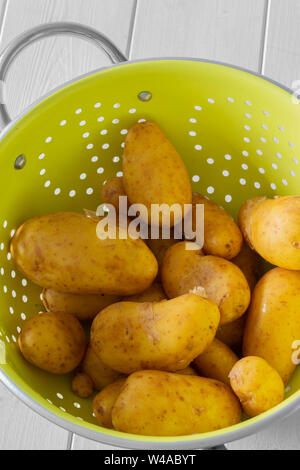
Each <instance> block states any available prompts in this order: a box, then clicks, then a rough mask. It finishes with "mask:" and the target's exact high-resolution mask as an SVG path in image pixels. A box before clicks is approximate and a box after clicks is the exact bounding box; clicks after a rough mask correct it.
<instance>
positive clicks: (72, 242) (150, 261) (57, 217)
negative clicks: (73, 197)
mask: <svg viewBox="0 0 300 470" xmlns="http://www.w3.org/2000/svg"><path fill="white" fill-rule="evenodd" d="M98 222H99V220H98V221H97V220H96V219H94V218H88V217H86V216H84V215H81V214H77V213H72V212H62V213H56V214H50V215H42V216H40V217H35V218H33V219H30V220H27V222H25V223H24V224H23V225H22V226H21V227H20V228H19V229H18V230H17V232H16V234H15V236H14V237H13V239H12V242H11V254H12V257H13V260H14V261H15V263H16V265H17V267H18V268H19V269H20V271H22V272H23V273H24V274H25V275H26V276H27V277H28V278H29V279H30V280H31V281H33V282H35V283H36V284H38V285H40V286H42V287H46V288H51V289H54V290H57V291H58V292H66V293H72V294H110V295H133V294H138V293H140V292H143V291H144V290H145V289H147V288H148V287H149V286H150V285H151V284H152V282H153V281H154V279H155V277H156V275H157V271H158V266H157V261H156V259H155V256H154V255H153V254H152V253H151V251H150V250H149V248H148V247H147V246H146V244H145V243H144V242H143V241H142V240H140V239H139V240H132V239H130V238H127V239H126V240H123V239H120V238H118V236H117V239H115V240H112V239H107V240H100V239H99V238H98V236H97V234H96V230H97V224H98ZM117 235H118V233H117Z"/></svg>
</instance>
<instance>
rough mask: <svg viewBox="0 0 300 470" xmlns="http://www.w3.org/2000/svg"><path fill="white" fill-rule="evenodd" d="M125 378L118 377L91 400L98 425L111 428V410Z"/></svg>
mask: <svg viewBox="0 0 300 470" xmlns="http://www.w3.org/2000/svg"><path fill="white" fill-rule="evenodd" d="M125 382H126V379H125V378H124V379H119V380H117V381H116V382H114V383H112V384H110V385H108V386H107V387H105V388H104V389H103V390H102V391H101V392H100V393H98V395H96V397H95V398H94V400H93V411H94V414H95V416H96V419H97V421H98V423H99V424H100V426H103V427H105V428H109V429H113V423H112V416H111V414H112V410H113V407H114V405H115V403H116V401H117V399H118V397H119V395H120V393H121V391H122V388H123V387H124V384H125Z"/></svg>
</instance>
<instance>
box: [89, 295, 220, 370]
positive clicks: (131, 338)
mask: <svg viewBox="0 0 300 470" xmlns="http://www.w3.org/2000/svg"><path fill="white" fill-rule="evenodd" d="M219 321H220V312H219V310H218V307H217V306H216V304H215V303H214V302H212V301H211V300H209V299H204V298H202V297H199V296H197V295H194V294H187V295H183V296H181V297H178V298H176V299H173V300H167V301H163V302H159V303H155V304H152V303H134V302H120V303H118V304H114V305H111V306H110V307H107V308H106V309H104V310H102V312H101V313H100V314H99V315H98V316H97V317H96V318H95V320H94V322H93V325H92V329H91V345H92V347H93V349H94V350H95V352H96V353H97V354H98V356H99V357H100V358H101V360H102V361H103V362H104V364H107V365H108V366H109V367H111V368H112V369H114V370H117V371H119V372H121V373H123V374H127V375H128V374H131V373H132V372H135V371H137V370H142V369H159V370H168V371H176V370H182V369H184V368H185V367H187V366H188V365H189V364H190V363H191V362H192V360H193V359H195V357H197V356H198V355H199V354H201V352H202V351H204V350H205V349H206V348H207V346H208V345H209V344H210V343H211V342H212V341H213V339H214V337H215V334H216V330H217V327H218V325H219Z"/></svg>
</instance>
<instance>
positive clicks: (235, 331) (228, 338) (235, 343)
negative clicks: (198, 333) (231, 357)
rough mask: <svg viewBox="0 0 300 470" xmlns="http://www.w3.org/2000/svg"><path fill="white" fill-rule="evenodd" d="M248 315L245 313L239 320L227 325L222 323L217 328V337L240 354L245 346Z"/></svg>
mask: <svg viewBox="0 0 300 470" xmlns="http://www.w3.org/2000/svg"><path fill="white" fill-rule="evenodd" d="M246 316H247V314H244V315H243V316H241V317H240V318H238V319H237V320H234V321H233V322H231V323H227V324H226V325H221V326H219V328H218V329H217V333H216V338H218V339H219V340H220V341H222V343H225V344H226V345H227V346H228V347H229V348H230V349H232V350H233V351H234V352H235V353H237V354H240V352H241V350H242V346H243V336H244V328H245V324H246Z"/></svg>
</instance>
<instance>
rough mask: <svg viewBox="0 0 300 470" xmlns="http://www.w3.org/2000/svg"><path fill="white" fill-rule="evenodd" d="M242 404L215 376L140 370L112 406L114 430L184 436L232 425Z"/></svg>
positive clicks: (238, 416) (152, 434) (238, 420)
mask: <svg viewBox="0 0 300 470" xmlns="http://www.w3.org/2000/svg"><path fill="white" fill-rule="evenodd" d="M240 421H241V407H240V404H239V401H238V399H237V398H236V397H235V395H234V394H233V392H232V391H231V390H230V388H229V387H228V386H227V385H225V384H223V383H221V382H218V381H217V380H212V379H206V378H203V377H196V376H194V377H192V376H184V375H179V374H170V373H168V372H160V371H141V372H136V373H135V374H132V375H131V376H130V377H129V378H128V379H127V381H126V383H125V385H124V388H123V389H122V391H121V393H120V395H119V397H118V399H117V401H116V403H115V405H114V407H113V410H112V422H113V425H114V428H115V429H116V430H117V431H122V432H127V433H132V434H140V435H143V436H184V435H189V434H196V433H204V432H209V431H215V430H217V429H222V428H226V427H227V426H232V425H234V424H237V423H239V422H240Z"/></svg>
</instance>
